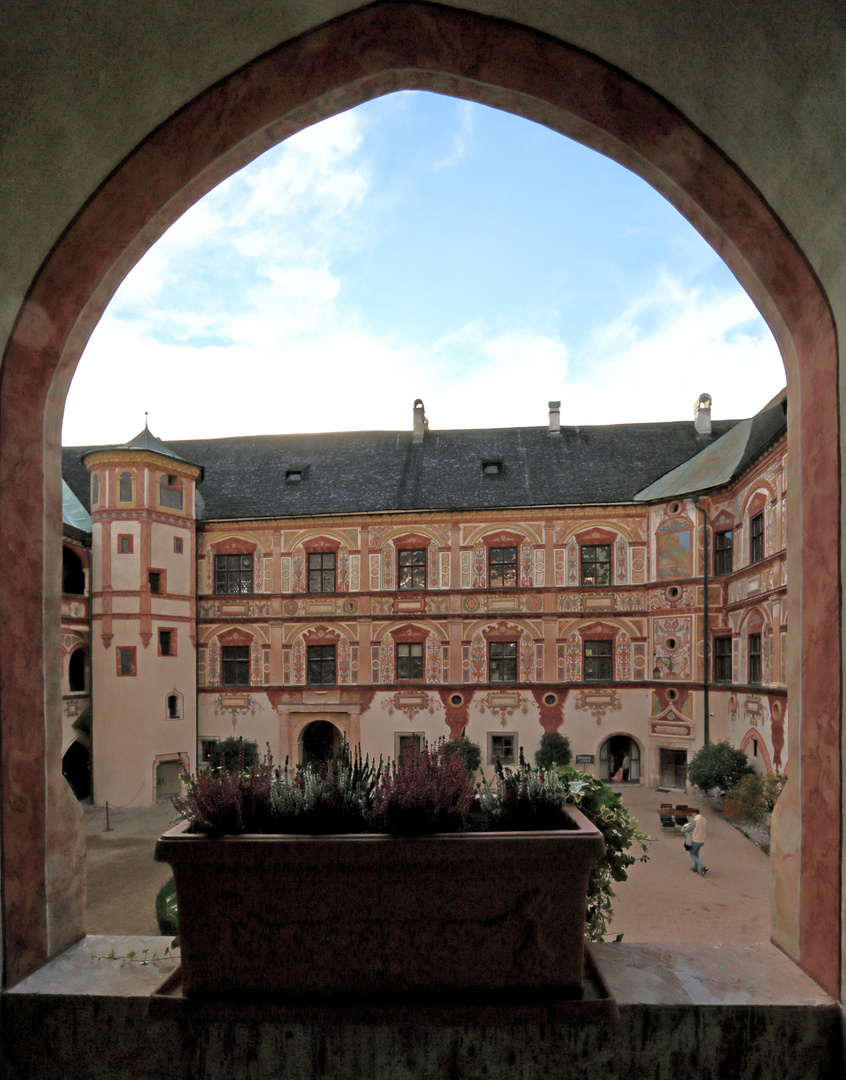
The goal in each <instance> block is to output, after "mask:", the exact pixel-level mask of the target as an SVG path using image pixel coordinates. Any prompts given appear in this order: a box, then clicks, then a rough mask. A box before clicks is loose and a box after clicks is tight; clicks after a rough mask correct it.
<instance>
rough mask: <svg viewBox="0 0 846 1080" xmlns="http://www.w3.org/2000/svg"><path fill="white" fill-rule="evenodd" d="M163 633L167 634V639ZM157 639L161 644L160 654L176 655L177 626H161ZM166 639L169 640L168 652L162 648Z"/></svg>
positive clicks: (159, 644)
mask: <svg viewBox="0 0 846 1080" xmlns="http://www.w3.org/2000/svg"><path fill="white" fill-rule="evenodd" d="M163 634H167V635H168V636H167V639H164V638H162V635H163ZM156 640H157V641H158V646H159V656H167V657H171V656H176V655H177V652H176V642H177V636H176V627H175V626H160V627H159V628H158V630H157V632H156ZM164 640H167V645H168V649H167V652H165V651H164V649H163V648H162V645H163V642H164Z"/></svg>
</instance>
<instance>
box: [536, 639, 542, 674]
mask: <svg viewBox="0 0 846 1080" xmlns="http://www.w3.org/2000/svg"><path fill="white" fill-rule="evenodd" d="M535 682H543V645H535Z"/></svg>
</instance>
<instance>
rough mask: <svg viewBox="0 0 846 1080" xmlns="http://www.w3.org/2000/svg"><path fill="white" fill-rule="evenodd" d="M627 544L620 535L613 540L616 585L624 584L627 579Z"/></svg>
mask: <svg viewBox="0 0 846 1080" xmlns="http://www.w3.org/2000/svg"><path fill="white" fill-rule="evenodd" d="M628 563H629V545H628V544H627V543H626V541H625V540H624V539H623V537H622V536H618V537H617V539H616V540H615V542H614V579H615V581H616V582H617V584H618V585H625V584H626V582H627V581H628V580H629V574H628Z"/></svg>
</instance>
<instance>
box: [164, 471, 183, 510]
mask: <svg viewBox="0 0 846 1080" xmlns="http://www.w3.org/2000/svg"><path fill="white" fill-rule="evenodd" d="M159 502H160V503H161V505H162V506H168V507H170V508H171V509H172V510H181V509H182V482H181V481H180V480H179V478H178V477H177V476H163V477H162V479H161V483H160V485H159Z"/></svg>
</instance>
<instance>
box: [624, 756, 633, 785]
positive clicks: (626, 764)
mask: <svg viewBox="0 0 846 1080" xmlns="http://www.w3.org/2000/svg"><path fill="white" fill-rule="evenodd" d="M631 767H632V755H631V754H630V753H629V751H628V750H627V751H626V753H625V755H624V757H623V780H625V781H628V779H629V769H630V768H631Z"/></svg>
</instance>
